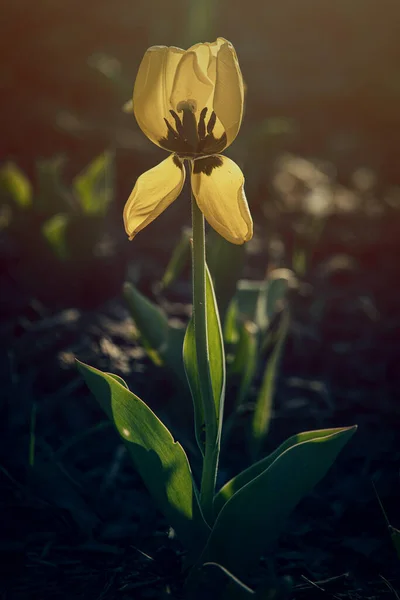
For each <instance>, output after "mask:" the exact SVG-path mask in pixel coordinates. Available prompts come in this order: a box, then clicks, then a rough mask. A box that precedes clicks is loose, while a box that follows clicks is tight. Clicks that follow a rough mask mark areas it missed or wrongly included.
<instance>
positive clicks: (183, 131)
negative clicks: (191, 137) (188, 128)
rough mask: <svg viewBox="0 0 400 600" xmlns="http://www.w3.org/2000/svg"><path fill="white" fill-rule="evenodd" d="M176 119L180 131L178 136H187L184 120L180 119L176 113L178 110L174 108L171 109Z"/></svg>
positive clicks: (177, 128)
mask: <svg viewBox="0 0 400 600" xmlns="http://www.w3.org/2000/svg"><path fill="white" fill-rule="evenodd" d="M169 112H170V113H171V115H172V117H173V119H174V121H175V126H176V130H177V132H178V137H182V138H184V137H185V130H184V128H183V124H182V121H181V120H180V118H179V117H178V115H177V114H176V112H175V111H174V110H170V111H169Z"/></svg>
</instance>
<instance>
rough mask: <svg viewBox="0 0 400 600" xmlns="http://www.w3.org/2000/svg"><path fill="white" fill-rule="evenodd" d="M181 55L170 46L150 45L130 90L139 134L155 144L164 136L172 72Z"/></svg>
mask: <svg viewBox="0 0 400 600" xmlns="http://www.w3.org/2000/svg"><path fill="white" fill-rule="evenodd" d="M184 54H185V52H184V50H182V49H181V48H175V47H174V46H171V47H167V46H152V47H151V48H149V49H148V50H147V51H146V53H145V55H144V57H143V60H142V62H141V63H140V67H139V71H138V74H137V77H136V81H135V87H134V90H133V108H134V112H135V117H136V120H137V122H138V124H139V127H140V128H141V130H142V131H143V133H144V134H145V135H146V136H147V137H148V138H149V139H150V140H151V141H152V142H154V143H155V144H157V145H158V146H159V145H160V143H159V140H160V139H162V138H163V137H165V135H166V134H167V129H166V125H165V121H164V117H169V111H170V109H171V108H172V106H171V104H170V97H171V93H172V86H173V82H174V77H175V72H176V69H177V66H178V64H179V61H180V60H181V58H182V56H183V55H184Z"/></svg>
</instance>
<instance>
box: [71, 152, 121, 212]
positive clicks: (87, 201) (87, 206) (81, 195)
mask: <svg viewBox="0 0 400 600" xmlns="http://www.w3.org/2000/svg"><path fill="white" fill-rule="evenodd" d="M113 185H114V181H113V156H112V153H111V152H103V153H102V154H100V156H98V157H97V158H95V159H94V160H93V161H92V162H91V163H90V164H89V165H88V166H87V167H86V169H85V170H84V171H82V173H80V174H79V175H77V176H76V177H75V179H74V180H73V183H72V186H73V189H74V190H75V192H76V195H77V196H78V199H79V202H80V205H81V207H82V209H83V212H84V213H85V214H88V215H99V216H103V215H105V214H106V212H107V209H108V206H109V204H110V203H111V202H112V200H113V196H114V189H113Z"/></svg>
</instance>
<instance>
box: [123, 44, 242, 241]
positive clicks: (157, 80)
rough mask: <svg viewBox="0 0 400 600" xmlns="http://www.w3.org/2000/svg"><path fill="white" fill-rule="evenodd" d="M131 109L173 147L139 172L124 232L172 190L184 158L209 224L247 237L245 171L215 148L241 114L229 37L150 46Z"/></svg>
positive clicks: (227, 139) (146, 219) (131, 231)
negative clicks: (188, 45) (191, 43)
mask: <svg viewBox="0 0 400 600" xmlns="http://www.w3.org/2000/svg"><path fill="white" fill-rule="evenodd" d="M133 110H134V113H135V117H136V120H137V122H138V124H139V126H140V128H141V129H142V131H143V133H144V134H145V135H146V136H147V137H148V138H149V139H150V140H151V141H152V142H154V143H155V144H157V145H158V146H160V147H161V148H163V149H165V150H168V151H169V152H171V153H172V154H171V155H170V156H169V157H168V158H167V159H165V160H164V161H163V162H161V163H160V164H159V165H157V166H156V167H154V168H153V169H150V170H149V171H147V172H146V173H144V174H143V175H141V176H140V177H139V178H138V180H137V182H136V185H135V187H134V189H133V191H132V193H131V195H130V197H129V199H128V201H127V203H126V205H125V208H124V224H125V229H126V232H127V234H128V236H129V239H133V237H134V236H135V235H136V234H137V233H138V232H139V231H141V230H142V229H143V228H144V227H146V225H148V224H149V223H151V222H152V221H154V219H155V218H156V217H158V215H159V214H161V213H162V212H163V211H164V210H165V209H166V208H167V206H169V205H170V204H171V203H172V202H173V201H174V200H175V199H176V198H177V197H178V195H179V194H180V192H181V190H182V188H183V184H184V182H185V175H186V172H185V168H184V161H185V160H187V161H189V163H190V170H191V187H192V192H193V195H194V197H195V200H196V202H197V204H198V206H199V208H200V210H201V211H202V212H203V214H204V216H205V218H206V219H207V221H208V222H209V223H210V225H211V226H212V227H213V228H214V229H215V230H216V231H217V232H218V233H219V234H220V235H222V236H223V237H224V238H225V239H227V240H228V241H229V242H232V243H234V244H243V243H244V242H246V241H248V240H250V239H251V237H252V235H253V222H252V219H251V215H250V211H249V207H248V204H247V200H246V196H245V193H244V176H243V173H242V171H241V170H240V168H239V167H238V165H237V164H236V163H235V162H233V161H232V160H231V159H229V158H227V157H226V156H222V155H221V154H220V153H221V152H222V151H223V150H224V149H225V148H226V147H227V146H229V145H230V144H231V143H232V142H233V140H234V139H235V137H236V135H237V133H238V131H239V128H240V124H241V121H242V115H243V78H242V74H241V71H240V67H239V63H238V59H237V56H236V52H235V49H234V47H233V46H232V44H231V43H230V42H228V41H227V40H225V39H224V38H218V39H217V41H216V42H213V43H204V44H203V43H202V44H196V45H194V46H192V47H191V48H189V49H188V50H186V51H185V50H182V49H181V48H175V47H174V46H172V47H167V46H152V47H151V48H149V49H148V50H147V52H146V53H145V55H144V57H143V60H142V62H141V64H140V67H139V71H138V74H137V77H136V82H135V87H134V91H133Z"/></svg>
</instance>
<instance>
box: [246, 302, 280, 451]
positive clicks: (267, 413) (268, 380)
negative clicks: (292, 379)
mask: <svg viewBox="0 0 400 600" xmlns="http://www.w3.org/2000/svg"><path fill="white" fill-rule="evenodd" d="M288 327H289V313H288V311H283V313H282V315H281V321H280V324H279V328H278V332H277V334H276V338H275V339H274V343H273V346H272V348H271V351H270V354H269V356H268V358H267V364H266V367H265V371H264V375H263V380H262V383H261V387H260V390H259V392H258V395H257V399H256V403H255V409H254V414H253V418H252V423H251V438H250V439H251V442H250V445H251V451H252V455H253V457H256V456H258V454H259V452H260V450H261V448H262V445H263V443H264V441H265V438H266V437H267V435H268V430H269V426H270V422H271V416H272V405H273V399H274V393H275V384H276V380H277V376H278V371H279V364H280V358H281V356H282V350H283V346H284V342H285V340H286V336H287V331H288Z"/></svg>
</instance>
